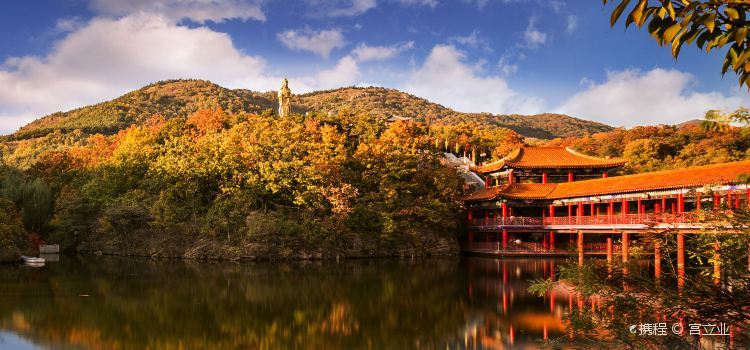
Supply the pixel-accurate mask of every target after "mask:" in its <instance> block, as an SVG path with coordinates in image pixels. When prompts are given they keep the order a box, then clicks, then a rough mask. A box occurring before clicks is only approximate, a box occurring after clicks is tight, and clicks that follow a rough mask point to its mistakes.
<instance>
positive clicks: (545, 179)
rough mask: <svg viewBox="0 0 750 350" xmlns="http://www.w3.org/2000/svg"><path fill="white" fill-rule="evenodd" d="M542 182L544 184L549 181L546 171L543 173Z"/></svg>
mask: <svg viewBox="0 0 750 350" xmlns="http://www.w3.org/2000/svg"><path fill="white" fill-rule="evenodd" d="M542 183H543V184H546V183H547V172H546V171H545V172H543V173H542Z"/></svg>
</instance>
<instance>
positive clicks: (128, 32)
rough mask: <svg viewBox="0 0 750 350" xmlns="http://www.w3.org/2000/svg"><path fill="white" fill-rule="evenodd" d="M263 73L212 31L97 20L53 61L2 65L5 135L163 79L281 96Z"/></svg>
mask: <svg viewBox="0 0 750 350" xmlns="http://www.w3.org/2000/svg"><path fill="white" fill-rule="evenodd" d="M265 66H266V62H265V60H264V59H262V58H261V57H257V56H250V55H246V54H243V53H242V52H240V51H239V50H237V48H235V47H234V46H233V44H232V40H231V38H230V37H229V36H228V35H226V34H224V33H218V32H214V31H212V30H210V29H208V28H203V27H199V28H188V27H183V26H177V25H175V24H174V23H172V22H171V20H169V19H166V18H164V17H162V16H155V15H143V14H140V15H133V16H128V17H123V18H120V19H116V20H115V19H101V18H100V19H94V20H92V21H90V22H89V23H87V24H85V25H84V26H82V27H81V28H80V29H78V30H77V31H75V32H71V33H69V34H68V35H67V36H65V37H64V38H63V39H61V40H60V41H58V42H57V43H55V45H54V48H53V50H52V51H51V52H50V53H49V54H48V55H47V56H44V57H36V56H25V57H12V58H9V59H8V60H6V61H5V62H4V63H3V64H2V65H0V131H1V132H9V131H12V130H15V129H16V128H17V127H19V126H21V125H22V124H24V123H26V122H28V121H29V120H30V119H31V117H32V116H34V117H40V116H42V115H45V114H48V113H51V112H55V111H58V110H68V109H72V108H75V107H80V106H83V105H87V104H91V103H95V102H100V101H103V100H107V99H111V98H113V97H116V96H119V95H121V94H122V93H124V92H126V91H129V90H132V89H135V88H138V87H141V86H143V85H146V84H148V83H151V82H154V81H157V80H164V79H173V78H198V79H208V80H211V81H214V82H216V83H218V84H221V85H224V86H227V87H245V88H252V89H256V90H265V89H275V88H276V87H277V86H276V85H278V81H279V78H276V77H268V76H266V75H265V74H264V69H265Z"/></svg>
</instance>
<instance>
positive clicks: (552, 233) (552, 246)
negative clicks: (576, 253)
mask: <svg viewBox="0 0 750 350" xmlns="http://www.w3.org/2000/svg"><path fill="white" fill-rule="evenodd" d="M549 250H551V251H553V252H554V251H555V231H549Z"/></svg>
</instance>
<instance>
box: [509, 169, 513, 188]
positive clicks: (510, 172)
mask: <svg viewBox="0 0 750 350" xmlns="http://www.w3.org/2000/svg"><path fill="white" fill-rule="evenodd" d="M508 184H509V185H512V184H513V169H510V170H508Z"/></svg>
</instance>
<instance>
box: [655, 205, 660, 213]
mask: <svg viewBox="0 0 750 350" xmlns="http://www.w3.org/2000/svg"><path fill="white" fill-rule="evenodd" d="M654 214H661V204H659V203H656V204H654Z"/></svg>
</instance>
